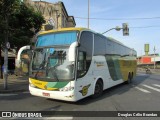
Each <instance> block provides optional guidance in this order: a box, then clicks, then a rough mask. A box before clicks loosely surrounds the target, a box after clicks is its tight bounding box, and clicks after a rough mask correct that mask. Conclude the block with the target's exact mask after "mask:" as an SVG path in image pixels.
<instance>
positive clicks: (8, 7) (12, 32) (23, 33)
mask: <svg viewBox="0 0 160 120" xmlns="http://www.w3.org/2000/svg"><path fill="white" fill-rule="evenodd" d="M7 17H8V30H9V42H10V44H11V47H17V49H19V48H20V47H22V46H24V45H28V44H30V41H31V38H32V37H33V36H34V35H35V34H36V33H37V32H38V31H39V30H40V29H41V26H42V24H43V23H45V20H44V18H43V16H42V15H41V14H40V13H39V12H36V11H34V9H33V8H31V7H27V6H26V5H25V4H23V3H21V2H20V0H0V44H3V43H4V41H5V40H4V33H5V30H6V29H7V27H6V20H5V18H7Z"/></svg>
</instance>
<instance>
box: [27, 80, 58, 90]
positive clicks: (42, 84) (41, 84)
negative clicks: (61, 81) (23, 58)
mask: <svg viewBox="0 0 160 120" xmlns="http://www.w3.org/2000/svg"><path fill="white" fill-rule="evenodd" d="M30 82H31V83H32V84H33V85H34V86H36V87H38V88H41V89H44V90H57V88H48V87H47V84H48V82H45V81H39V80H36V79H32V78H30Z"/></svg>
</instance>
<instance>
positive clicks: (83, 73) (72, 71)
mask: <svg viewBox="0 0 160 120" xmlns="http://www.w3.org/2000/svg"><path fill="white" fill-rule="evenodd" d="M136 66H137V62H136V51H135V50H133V49H130V48H129V47H127V46H125V45H123V44H122V43H120V42H118V41H116V40H114V39H112V38H107V37H105V36H103V35H101V34H99V33H96V32H93V31H91V30H89V29H85V28H64V29H59V30H49V31H43V32H41V33H40V34H39V35H38V37H37V42H36V45H35V49H34V50H33V55H32V60H31V64H30V70H29V71H30V75H29V90H30V93H31V94H32V95H35V96H40V97H46V98H52V99H58V100H65V101H78V100H80V99H83V98H85V97H87V96H91V95H92V96H94V97H98V96H100V95H101V94H102V92H103V90H105V89H107V88H110V87H112V86H115V85H117V84H120V83H123V82H128V83H129V82H131V80H132V78H133V77H134V76H135V75H136Z"/></svg>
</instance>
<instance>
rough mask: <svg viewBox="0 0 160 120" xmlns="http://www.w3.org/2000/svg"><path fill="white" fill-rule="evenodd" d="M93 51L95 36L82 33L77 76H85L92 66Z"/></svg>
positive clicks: (89, 33)
mask: <svg viewBox="0 0 160 120" xmlns="http://www.w3.org/2000/svg"><path fill="white" fill-rule="evenodd" d="M92 50H93V34H92V33H91V32H82V34H81V37H80V47H79V48H78V71H77V76H78V77H81V76H84V75H85V74H86V73H87V71H88V69H89V67H90V64H91V60H92Z"/></svg>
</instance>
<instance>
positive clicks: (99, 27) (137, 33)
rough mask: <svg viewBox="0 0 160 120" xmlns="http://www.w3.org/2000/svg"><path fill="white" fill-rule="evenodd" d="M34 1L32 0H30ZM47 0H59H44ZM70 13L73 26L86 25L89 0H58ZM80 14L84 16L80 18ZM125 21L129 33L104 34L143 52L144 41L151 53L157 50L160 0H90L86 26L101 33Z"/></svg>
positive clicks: (138, 53)
mask: <svg viewBox="0 0 160 120" xmlns="http://www.w3.org/2000/svg"><path fill="white" fill-rule="evenodd" d="M33 1H34V0H33ZM43 1H47V2H50V3H55V2H58V0H43ZM61 1H62V2H63V3H64V5H65V8H66V10H67V12H68V15H69V16H74V18H75V22H76V27H86V28H87V27H88V21H87V19H84V18H87V17H88V0H61ZM82 18H83V19H82ZM93 18H95V19H93ZM122 23H128V25H129V36H123V32H122V30H121V31H116V30H112V31H109V32H107V33H106V34H105V36H108V37H112V38H115V39H116V40H118V41H120V42H122V43H123V44H125V45H127V46H128V47H130V48H134V49H135V50H136V51H137V55H138V56H141V55H144V54H145V53H144V44H149V45H150V51H149V53H150V54H154V46H155V49H156V51H155V52H156V53H158V54H160V0H90V24H89V26H90V27H89V28H90V29H91V30H94V31H96V32H98V33H103V32H105V31H107V30H109V29H111V28H115V27H116V26H119V27H122Z"/></svg>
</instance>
